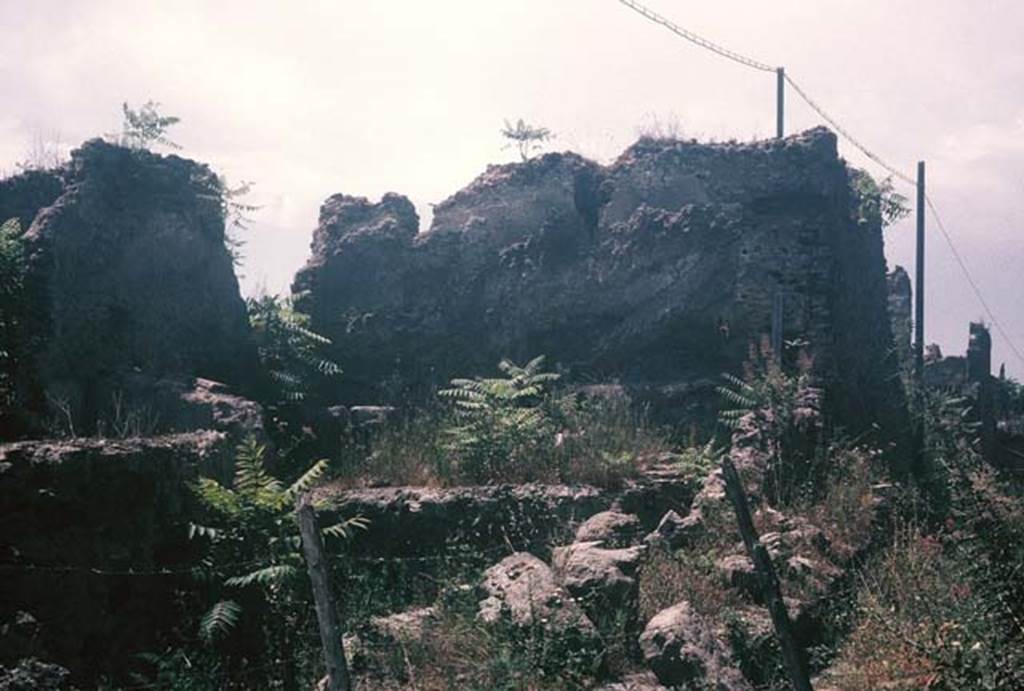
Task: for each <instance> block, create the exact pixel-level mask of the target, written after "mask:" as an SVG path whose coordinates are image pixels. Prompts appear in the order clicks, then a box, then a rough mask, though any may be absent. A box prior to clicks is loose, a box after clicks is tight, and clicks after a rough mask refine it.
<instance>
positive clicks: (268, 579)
mask: <svg viewBox="0 0 1024 691" xmlns="http://www.w3.org/2000/svg"><path fill="white" fill-rule="evenodd" d="M298 572H299V570H298V569H297V568H296V567H295V566H293V565H291V564H274V565H272V566H265V567H263V568H262V569H256V570H255V571H250V572H249V573H247V574H245V575H242V576H232V577H231V578H228V579H227V580H225V581H224V585H228V586H231V587H233V588H245V587H248V586H250V585H254V584H259V585H274V584H277V583H282V582H284V581H286V580H288V579H289V578H292V577H293V576H295V575H296V574H297V573H298Z"/></svg>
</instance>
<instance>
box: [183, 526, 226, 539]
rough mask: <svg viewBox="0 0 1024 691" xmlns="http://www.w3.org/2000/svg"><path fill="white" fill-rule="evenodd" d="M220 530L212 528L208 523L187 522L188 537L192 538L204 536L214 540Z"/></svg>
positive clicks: (219, 533) (218, 535)
mask: <svg viewBox="0 0 1024 691" xmlns="http://www.w3.org/2000/svg"><path fill="white" fill-rule="evenodd" d="M220 535H221V531H220V530H218V529H217V528H212V527H210V526H208V525H199V524H198V523H189V524H188V539H189V540H194V539H196V538H200V537H204V538H207V539H209V540H216V539H217V538H218V537H220Z"/></svg>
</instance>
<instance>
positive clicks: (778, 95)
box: [775, 67, 786, 139]
mask: <svg viewBox="0 0 1024 691" xmlns="http://www.w3.org/2000/svg"><path fill="white" fill-rule="evenodd" d="M785 112H786V68H784V67H779V68H777V69H776V70H775V136H776V137H777V138H779V139H782V137H783V136H784V135H785V127H784V126H783V123H784V122H785V119H784V117H783V116H784V115H785Z"/></svg>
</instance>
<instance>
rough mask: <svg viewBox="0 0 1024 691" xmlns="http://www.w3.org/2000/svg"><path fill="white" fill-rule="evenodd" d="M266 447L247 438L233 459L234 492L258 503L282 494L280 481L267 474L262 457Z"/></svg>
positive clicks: (251, 438)
mask: <svg viewBox="0 0 1024 691" xmlns="http://www.w3.org/2000/svg"><path fill="white" fill-rule="evenodd" d="M266 451H267V447H266V446H264V445H263V444H260V443H259V442H257V441H256V439H255V438H254V437H251V436H250V437H249V438H248V439H246V440H245V441H244V442H242V443H241V444H240V445H239V446H238V454H237V457H236V459H235V491H237V492H238V493H239V494H241V495H242V496H244V497H247V498H249V499H251V500H258V501H259V503H267V502H268V500H269V499H271V498H272V497H273V496H274V495H281V494H283V488H282V487H281V483H280V481H279V480H278V479H277V478H275V477H274V476H272V475H271V474H270V473H268V472H267V469H266V467H265V465H264V455H265V454H266Z"/></svg>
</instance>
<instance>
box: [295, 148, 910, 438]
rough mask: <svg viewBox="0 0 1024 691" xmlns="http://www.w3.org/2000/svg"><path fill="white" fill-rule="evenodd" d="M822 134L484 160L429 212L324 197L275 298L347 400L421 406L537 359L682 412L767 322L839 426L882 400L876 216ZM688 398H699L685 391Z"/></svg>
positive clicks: (884, 351) (892, 392)
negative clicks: (336, 374)
mask: <svg viewBox="0 0 1024 691" xmlns="http://www.w3.org/2000/svg"><path fill="white" fill-rule="evenodd" d="M852 174H853V173H852V171H850V170H849V169H848V168H847V167H846V165H845V164H844V163H843V161H842V160H841V159H840V158H839V157H838V155H837V151H836V139H835V136H834V135H833V134H832V133H830V132H829V131H827V130H824V129H815V130H811V131H808V132H806V133H803V134H801V135H797V136H793V137H789V138H786V139H783V140H773V141H765V142H757V143H753V144H698V143H695V142H679V141H662V140H659V141H655V140H641V141H640V142H638V143H637V144H636V145H634V146H633V147H631V148H630V149H629V150H627V151H626V152H625V153H624V154H623V155H622V156H621V157H620V158H619V159H618V160H617V161H616V162H615V163H614V164H612V165H610V166H607V167H604V166H600V165H598V164H595V163H593V162H591V161H587V160H585V159H583V158H581V157H579V156H576V155H574V154H547V155H544V156H541V157H539V158H536V159H533V160H530V161H527V162H524V163H515V164H508V165H501V166H492V167H491V168H489V169H488V170H487V172H485V173H484V174H483V175H482V176H480V177H479V178H478V179H477V180H475V181H474V182H473V183H472V184H470V185H469V186H468V187H466V188H465V189H463V190H461V191H459V192H457V193H456V194H455V195H453V196H452V197H450V198H449V199H447V200H445V201H443V202H441V203H440V204H438V205H437V207H436V208H435V215H434V219H433V223H432V226H431V228H430V229H429V231H428V232H426V233H419V232H418V231H419V228H418V225H419V221H418V218H417V216H416V214H415V211H414V209H413V206H412V204H411V203H410V202H409V201H408V200H407V199H406V198H404V197H401V196H399V195H394V194H390V195H386V196H385V197H384V198H383V199H382V200H381V202H379V203H372V202H369V201H367V200H366V199H363V198H358V197H349V196H345V195H335V196H333V197H331V198H330V199H328V200H327V202H326V203H325V204H324V205H323V208H322V209H321V214H320V224H319V226H318V228H317V229H316V232H315V234H314V239H313V246H312V249H313V255H312V257H311V258H310V260H309V262H308V263H307V265H306V267H305V268H303V269H302V270H301V271H300V272H299V273H298V275H297V276H296V279H295V282H294V285H293V290H294V291H295V292H296V294H297V295H298V296H299V304H300V306H301V308H302V309H304V310H306V311H308V312H309V313H310V314H311V315H312V317H313V327H314V328H315V329H317V330H319V331H322V332H324V333H326V334H327V335H328V336H330V337H331V338H332V339H333V341H334V349H335V357H336V358H337V359H338V360H339V361H340V362H341V364H342V365H343V367H344V368H345V371H346V375H345V378H344V382H343V386H344V387H345V392H344V396H345V398H346V399H347V400H348V401H359V402H395V401H396V400H400V399H402V398H403V397H408V396H412V397H414V398H416V397H418V396H420V395H422V394H423V392H425V391H429V390H430V388H431V387H432V386H436V385H437V384H440V383H443V382H445V381H446V380H447V379H448V378H450V377H452V376H461V375H473V374H483V373H489V372H492V371H494V366H495V364H496V363H497V362H498V360H499V359H501V358H503V357H510V358H512V359H515V360H520V361H522V360H525V359H527V358H530V357H533V356H535V355H538V354H545V355H547V356H548V358H549V362H550V364H551V365H552V366H557V367H559V368H560V369H561V370H562V371H563V372H564V373H565V374H567V375H568V377H569V378H570V379H574V380H578V381H591V382H593V381H610V380H618V381H620V382H622V383H623V384H625V385H626V386H627V387H630V388H632V389H633V390H636V391H646V392H647V393H648V394H649V395H651V397H652V398H658V397H659V396H660V397H661V398H662V399H664V400H666V401H667V400H669V399H671V400H672V401H673V402H674V403H675V404H676V405H675V406H673V409H674V410H676V412H682V414H688V413H699V412H704V413H706V412H707V409H706V408H702V404H701V403H700V401H701V400H702V396H701V395H700V394H701V392H703V393H706V392H707V391H708V390H709V389H710V388H711V386H712V384H713V383H714V382H716V381H717V378H718V375H719V374H720V373H721V372H723V371H733V372H736V371H738V370H739V369H740V366H741V363H742V362H743V360H744V359H745V358H746V356H747V354H748V348H749V346H750V344H751V343H752V342H756V341H758V340H759V339H760V338H761V337H762V336H764V335H767V334H768V332H769V331H770V328H771V320H772V304H773V302H775V300H776V299H777V297H776V296H782V301H783V305H784V320H783V324H784V337H785V339H786V340H789V341H797V340H802V341H806V342H807V343H808V344H809V345H808V350H809V351H810V353H811V354H812V355H813V357H814V359H815V363H816V367H817V369H818V371H819V372H821V373H822V375H823V376H824V377H825V378H826V379H828V380H829V381H830V382H831V383H832V384H833V392H834V393H833V402H834V403H835V404H836V405H837V406H838V407H839V408H841V409H843V410H844V414H846V415H847V419H848V420H849V421H850V422H851V423H852V424H859V423H861V422H863V421H866V420H867V419H868V418H873V417H874V416H876V415H879V414H882V413H880V412H879V411H883V410H885V409H886V406H887V405H889V404H891V403H892V402H893V401H894V400H895V399H897V398H898V396H899V392H898V390H896V387H897V386H898V384H895V383H893V379H892V378H891V377H890V371H889V370H890V369H893V370H894V369H895V367H896V365H895V362H894V360H893V359H892V357H891V355H892V334H891V329H890V325H889V319H888V316H887V299H888V298H887V288H886V274H885V260H884V257H883V254H882V236H881V230H880V219H878V218H877V215H875V216H874V217H868V218H862V217H861V216H862V215H861V214H860V213H859V206H860V205H859V200H858V198H856V196H855V195H854V194H853V193H852V192H851V184H850V176H851V175H852ZM703 402H704V403H705V404H706V402H707V397H706V396H704V397H703Z"/></svg>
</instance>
